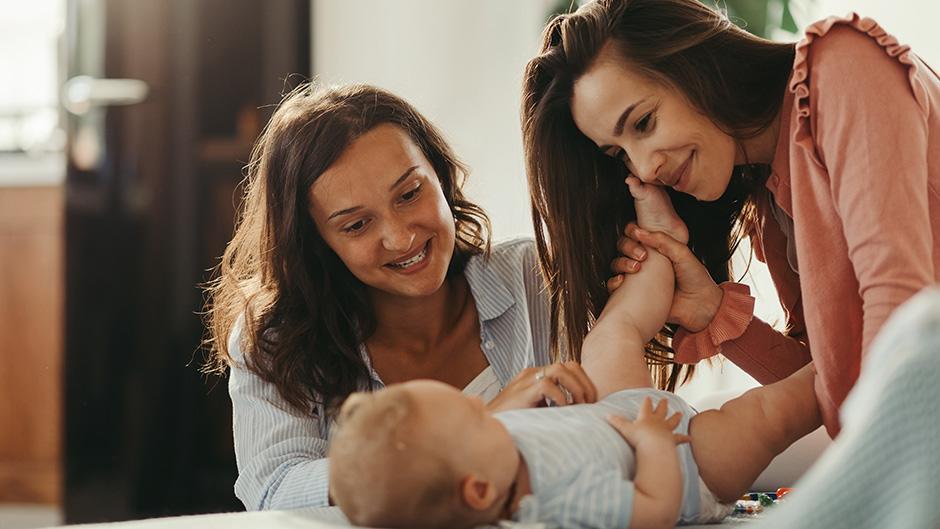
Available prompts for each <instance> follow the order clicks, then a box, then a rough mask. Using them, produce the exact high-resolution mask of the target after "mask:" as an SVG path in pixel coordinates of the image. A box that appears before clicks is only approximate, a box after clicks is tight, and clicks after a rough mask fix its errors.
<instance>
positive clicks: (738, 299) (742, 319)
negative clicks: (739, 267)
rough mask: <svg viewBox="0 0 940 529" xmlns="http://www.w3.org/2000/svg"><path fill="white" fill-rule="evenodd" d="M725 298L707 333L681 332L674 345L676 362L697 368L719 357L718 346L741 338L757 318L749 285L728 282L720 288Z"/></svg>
mask: <svg viewBox="0 0 940 529" xmlns="http://www.w3.org/2000/svg"><path fill="white" fill-rule="evenodd" d="M719 287H720V288H721V290H722V291H724V296H723V297H722V298H721V305H719V307H718V312H716V313H715V317H714V318H713V319H712V321H711V323H709V324H708V327H706V328H705V329H703V330H701V331H699V332H696V333H690V332H689V331H687V330H685V329H683V328H679V331H678V332H677V333H676V335H675V337H674V338H673V341H672V344H673V348H674V349H675V351H676V361H677V362H679V363H680V364H695V363H698V362H699V361H700V360H702V359H705V358H708V357H710V356H713V355H715V354H717V353H718V346H720V345H721V344H722V343H724V342H727V341H728V340H734V339H735V338H738V337H739V336H741V335H742V334H744V331H745V330H746V329H747V327H748V325H749V324H750V323H751V318H753V317H754V297H753V296H751V289H750V287H748V286H747V285H743V284H741V283H734V282H731V281H727V282H725V283H722V284H721V285H719Z"/></svg>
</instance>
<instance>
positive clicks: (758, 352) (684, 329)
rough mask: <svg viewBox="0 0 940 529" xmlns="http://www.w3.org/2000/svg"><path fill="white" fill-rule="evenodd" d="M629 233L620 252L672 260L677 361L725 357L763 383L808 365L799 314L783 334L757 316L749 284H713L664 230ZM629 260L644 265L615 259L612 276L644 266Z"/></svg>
mask: <svg viewBox="0 0 940 529" xmlns="http://www.w3.org/2000/svg"><path fill="white" fill-rule="evenodd" d="M625 235H626V236H625V237H624V239H622V240H621V243H620V250H621V251H622V252H626V254H628V255H634V253H633V252H635V251H636V250H637V249H638V248H642V247H646V248H653V249H656V250H657V251H658V252H659V253H661V254H662V255H665V256H666V257H668V258H669V260H670V261H671V262H672V266H673V269H674V272H675V277H676V291H675V297H674V299H673V304H672V308H671V309H670V314H669V322H670V323H677V324H678V325H679V326H680V328H679V331H678V332H677V333H676V336H675V337H674V338H673V342H672V345H673V349H675V351H676V361H677V362H680V363H683V364H694V363H697V362H699V361H700V360H703V359H705V358H708V357H711V356H713V355H715V354H718V353H722V354H723V355H724V356H725V357H726V358H728V359H729V360H731V361H732V362H734V363H735V365H737V366H738V367H740V368H741V369H743V370H744V371H746V372H747V373H748V374H750V375H751V376H753V377H754V378H755V379H757V381H758V382H760V383H761V384H769V383H771V382H776V381H778V380H781V379H783V378H786V377H787V376H789V375H791V374H792V373H794V372H796V371H797V370H798V369H799V368H800V367H802V366H804V365H806V364H807V363H809V361H810V359H811V356H810V350H809V345H808V341H807V338H806V331H805V329H804V328H803V325H802V323H801V322H802V318H801V317H800V315H795V314H789V315H788V320H787V323H788V325H787V327H788V328H787V331H786V332H785V333H784V332H780V331H779V330H777V329H775V328H773V327H772V326H771V325H769V324H767V323H766V322H764V321H762V320H760V319H759V318H757V317H755V316H754V298H753V297H752V296H751V295H750V289H749V288H748V287H747V286H746V285H743V284H739V283H733V282H725V283H722V284H721V285H715V283H714V281H713V280H712V279H711V276H710V275H709V274H708V270H707V269H706V268H705V266H704V265H703V264H702V263H701V262H700V261H699V260H698V258H696V257H695V254H693V253H692V250H690V249H689V247H688V246H687V245H685V244H684V243H681V242H679V241H677V240H675V239H674V238H672V237H671V236H670V235H669V234H667V233H664V232H642V231H638V230H637V229H636V225H633V224H631V225H630V226H628V227H627V230H626V232H625ZM637 243H641V244H642V246H640V245H639V244H637ZM631 261H635V262H642V263H641V264H639V265H638V266H637V268H636V269H631V268H628V265H629V264H630V261H627V260H622V259H621V260H615V261H614V263H613V264H612V268H613V271H614V273H616V274H622V275H623V276H624V277H626V276H627V275H632V274H635V273H637V271H638V270H641V269H642V268H643V267H645V266H646V265H645V257H644V258H639V259H631ZM621 282H622V280H616V281H614V280H612V282H611V283H608V284H609V286H610V287H612V288H618V287H619V285H620V284H621ZM795 310H799V308H798V307H797V308H796V309H795Z"/></svg>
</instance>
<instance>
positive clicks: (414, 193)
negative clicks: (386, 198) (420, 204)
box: [401, 186, 421, 202]
mask: <svg viewBox="0 0 940 529" xmlns="http://www.w3.org/2000/svg"><path fill="white" fill-rule="evenodd" d="M419 191H421V186H418V187H416V188H414V189H412V190H411V191H408V192H406V193H402V195H401V201H402V202H411V201H412V200H414V199H416V198H418V192H419Z"/></svg>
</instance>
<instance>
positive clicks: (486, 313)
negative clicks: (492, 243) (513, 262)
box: [464, 255, 516, 322]
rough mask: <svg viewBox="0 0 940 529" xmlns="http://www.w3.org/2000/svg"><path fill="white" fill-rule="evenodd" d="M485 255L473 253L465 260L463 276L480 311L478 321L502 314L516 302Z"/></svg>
mask: <svg viewBox="0 0 940 529" xmlns="http://www.w3.org/2000/svg"><path fill="white" fill-rule="evenodd" d="M487 259H488V258H487V257H484V256H481V255H474V256H472V257H470V260H469V261H468V262H467V267H466V268H465V269H464V276H465V277H466V278H467V283H468V284H469V285H470V291H471V292H472V293H473V301H474V303H476V306H477V311H478V312H479V313H480V321H481V322H483V321H489V320H493V319H496V318H498V317H500V316H502V315H503V313H505V312H506V311H507V310H509V307H512V306H513V305H515V304H516V300H515V298H513V296H512V293H511V292H510V290H509V287H507V286H506V282H505V280H504V278H503V277H501V276H500V275H499V274H498V273H497V271H496V267H495V266H492V263H489V262H487Z"/></svg>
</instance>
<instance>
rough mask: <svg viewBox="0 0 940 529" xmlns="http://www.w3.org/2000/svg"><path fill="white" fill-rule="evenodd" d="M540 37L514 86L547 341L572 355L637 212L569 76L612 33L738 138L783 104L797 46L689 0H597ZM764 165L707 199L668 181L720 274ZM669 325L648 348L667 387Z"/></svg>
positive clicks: (639, 63) (673, 369)
mask: <svg viewBox="0 0 940 529" xmlns="http://www.w3.org/2000/svg"><path fill="white" fill-rule="evenodd" d="M542 38H543V41H542V48H541V51H540V53H539V55H538V56H536V57H535V58H534V59H532V60H531V61H529V63H528V65H527V66H526V71H525V80H524V85H523V93H522V129H523V141H524V146H525V157H526V169H527V172H528V177H529V189H530V193H531V200H532V217H533V221H534V223H535V234H536V243H537V245H538V248H539V255H540V262H541V267H542V272H543V274H544V275H545V276H546V280H547V282H548V288H549V291H550V295H551V307H552V308H551V310H552V327H551V337H552V344H553V349H554V350H555V351H558V350H559V348H560V347H565V348H567V349H568V350H569V351H571V352H572V353H573V354H576V355H577V353H578V351H580V350H581V345H582V343H583V340H584V336H585V335H586V334H587V331H588V329H589V328H590V327H591V325H592V324H593V321H594V319H595V318H596V317H597V316H598V315H599V313H600V311H601V309H602V308H603V307H604V304H605V303H606V302H607V297H608V294H607V290H606V287H605V284H604V281H605V280H606V279H607V277H608V276H609V275H610V268H609V267H610V262H611V260H612V259H613V258H614V257H616V254H617V250H616V243H617V240H618V238H619V237H620V235H621V234H622V231H623V228H624V227H625V225H626V223H627V222H629V221H630V220H632V219H634V218H635V210H634V207H633V201H632V199H630V198H629V193H627V191H626V187H625V184H624V183H623V181H624V179H625V178H626V176H627V170H626V168H625V167H624V165H623V164H622V163H621V162H619V161H617V160H615V159H613V158H610V157H608V156H605V155H603V154H602V153H601V152H600V151H599V150H598V149H597V147H596V146H595V145H594V144H593V143H592V142H591V141H590V140H589V139H588V138H587V137H586V136H585V135H584V134H582V133H581V132H580V131H579V130H578V128H577V127H576V126H575V123H574V120H573V118H572V116H571V107H570V105H571V96H572V90H573V85H574V82H575V81H576V80H577V79H578V78H579V77H580V76H581V75H583V74H584V73H585V72H586V71H587V69H588V68H589V67H590V66H591V64H592V62H593V61H594V59H595V58H596V57H597V55H598V52H599V51H600V50H601V48H602V47H603V46H604V45H605V44H606V43H607V42H608V41H610V42H612V43H613V45H614V46H615V48H616V50H617V51H618V53H620V55H621V57H622V58H623V60H624V61H626V62H627V63H629V64H630V66H632V67H634V68H636V69H637V71H639V72H641V73H642V74H644V75H646V76H648V77H649V78H650V79H652V80H654V81H656V82H659V83H663V84H665V85H666V86H670V87H673V88H675V89H677V90H679V91H680V93H682V94H683V95H684V96H685V97H686V98H687V99H688V101H689V102H690V103H691V104H692V105H693V106H694V107H695V108H697V109H698V110H699V111H700V112H702V113H704V114H705V115H706V116H708V117H709V118H710V119H711V120H712V121H713V122H714V123H715V124H716V125H717V126H718V127H719V128H720V129H721V130H723V131H725V132H726V133H727V134H729V135H731V136H732V137H734V138H735V139H736V140H738V141H739V143H740V140H741V139H744V138H749V137H753V136H756V135H757V134H759V133H760V132H761V131H763V130H765V129H766V128H767V127H769V126H770V125H771V124H772V123H773V121H774V119H775V118H776V116H777V114H778V113H779V111H780V105H781V101H782V97H783V92H784V88H785V85H786V81H787V78H788V77H789V75H790V70H791V68H792V64H793V57H794V46H793V44H782V43H774V42H770V41H767V40H764V39H761V38H759V37H755V36H753V35H751V34H749V33H747V32H745V31H743V30H742V29H740V28H738V27H737V26H735V25H734V24H732V23H731V22H730V21H729V20H728V19H727V17H726V16H724V15H723V14H722V13H720V12H718V11H715V10H713V9H711V8H709V7H707V6H705V5H703V4H702V3H700V2H698V1H697V0H596V1H594V2H591V3H589V4H587V5H585V6H583V7H581V8H580V9H578V10H577V11H576V12H574V13H569V14H564V15H559V16H557V17H555V18H554V19H553V20H552V21H551V22H549V24H548V26H547V27H546V28H545V31H544V33H543V36H542ZM766 169H767V168H766V167H756V166H742V167H737V168H735V173H734V174H733V175H732V178H731V183H730V184H729V186H728V189H727V191H726V192H725V194H724V195H723V196H722V197H721V198H719V199H718V200H716V201H714V202H698V201H696V200H695V199H694V198H693V197H690V196H688V195H684V194H682V193H678V192H675V191H673V190H672V189H669V190H668V191H669V194H670V197H671V198H672V202H673V205H674V206H675V208H676V211H677V212H678V214H679V216H680V217H681V218H682V220H683V221H684V222H685V223H686V225H687V226H688V228H689V247H690V248H691V249H692V251H693V252H694V253H695V255H696V256H697V257H698V258H699V259H700V260H701V261H702V262H703V263H704V264H705V266H706V268H707V269H708V271H709V273H710V274H711V276H712V278H713V279H714V280H715V281H716V282H722V281H726V280H728V278H729V275H730V269H729V267H730V260H731V255H732V253H733V252H734V250H735V248H736V246H737V244H738V242H740V240H741V239H742V238H743V236H744V235H745V234H746V233H747V231H748V230H750V229H751V225H750V222H748V219H753V218H754V215H755V213H754V208H755V206H754V203H755V202H754V201H755V200H756V195H757V193H758V192H759V191H758V190H759V189H760V188H761V187H762V186H760V185H758V184H759V183H761V181H762V180H763V179H765V178H766V173H767V171H766ZM675 330H676V327H675V326H674V325H667V326H666V327H665V328H664V329H663V331H662V332H661V333H660V335H659V336H658V337H657V339H656V340H654V341H653V342H652V343H651V344H650V345H648V346H647V359H648V362H649V363H650V364H651V366H655V368H654V370H653V371H654V373H653V374H654V378H655V379H656V382H657V385H659V386H660V387H663V388H666V389H670V390H672V389H675V387H676V384H677V382H679V381H680V377H681V380H682V381H684V380H686V379H688V377H689V376H691V373H692V368H691V367H687V368H685V370H684V371H683V370H682V369H680V368H679V367H678V366H677V365H676V364H674V363H673V362H672V360H671V359H672V357H673V350H672V346H671V337H672V335H673V333H674V332H675ZM562 336H564V341H565V343H564V344H561V343H559V342H561V341H562V338H561V337H562ZM682 373H684V375H683V374H682Z"/></svg>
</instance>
